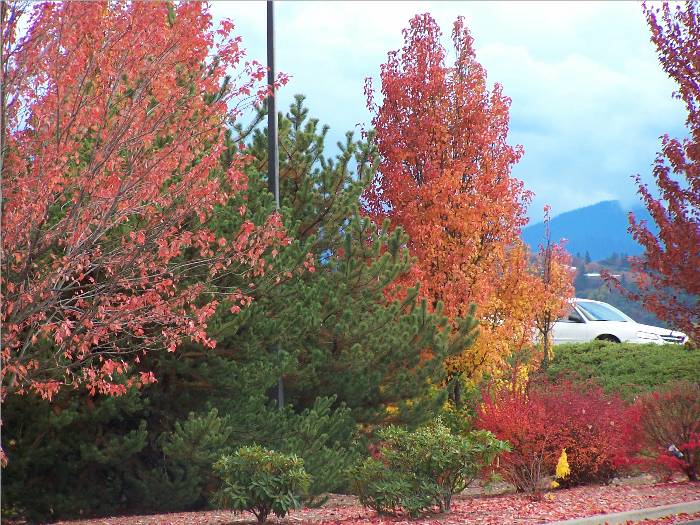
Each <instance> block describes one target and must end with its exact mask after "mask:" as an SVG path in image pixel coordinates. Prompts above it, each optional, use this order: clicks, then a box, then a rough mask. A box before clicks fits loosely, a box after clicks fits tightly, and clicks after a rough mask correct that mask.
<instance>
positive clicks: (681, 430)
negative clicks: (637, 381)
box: [637, 381, 700, 481]
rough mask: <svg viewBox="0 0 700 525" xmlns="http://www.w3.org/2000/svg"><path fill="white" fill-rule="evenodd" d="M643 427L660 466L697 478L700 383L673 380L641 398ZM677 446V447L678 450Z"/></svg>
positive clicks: (648, 447) (652, 453)
mask: <svg viewBox="0 0 700 525" xmlns="http://www.w3.org/2000/svg"><path fill="white" fill-rule="evenodd" d="M637 406H638V408H639V410H640V428H641V431H642V436H643V438H644V444H645V446H646V447H647V452H649V453H650V454H651V455H652V457H653V459H654V460H655V462H656V464H657V466H658V467H660V468H662V469H665V470H669V471H680V472H683V473H684V474H685V475H687V476H688V479H690V480H692V481H697V479H698V474H700V385H699V384H697V383H690V382H683V381H679V382H673V383H670V384H669V385H667V386H666V387H665V388H663V389H662V390H660V391H659V392H652V393H650V394H646V395H644V396H642V397H641V398H640V399H639V400H638V401H637ZM674 447H675V450H674Z"/></svg>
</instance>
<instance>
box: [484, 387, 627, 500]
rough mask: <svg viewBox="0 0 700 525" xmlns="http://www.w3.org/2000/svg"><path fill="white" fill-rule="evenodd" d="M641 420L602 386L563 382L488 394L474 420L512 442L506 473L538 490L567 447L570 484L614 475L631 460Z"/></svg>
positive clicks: (522, 486) (513, 480) (521, 484)
mask: <svg viewBox="0 0 700 525" xmlns="http://www.w3.org/2000/svg"><path fill="white" fill-rule="evenodd" d="M637 420H638V411H637V410H636V409H633V408H629V407H627V406H626V405H625V404H624V403H623V402H622V401H621V400H620V399H619V398H617V397H613V396H607V395H605V394H604V393H603V391H602V390H601V389H600V388H599V387H597V386H593V385H585V386H584V385H578V386H577V385H573V384H571V383H564V384H560V385H554V384H545V385H541V386H538V387H536V388H531V389H530V390H529V391H527V392H519V391H512V390H508V389H502V390H500V391H499V392H496V393H494V394H492V395H487V396H485V398H484V403H483V404H482V406H481V408H480V410H479V413H478V416H477V421H476V425H477V427H478V428H482V429H485V430H490V431H491V432H493V433H494V434H495V435H496V437H497V438H498V439H503V440H506V441H508V442H509V443H510V445H511V448H512V451H511V452H510V453H507V454H504V455H503V456H502V458H501V462H500V466H499V472H500V473H501V474H502V475H503V477H504V479H506V480H507V481H509V482H510V483H513V484H514V485H515V486H516V487H517V488H518V489H520V490H526V491H530V492H535V493H536V492H538V491H539V490H540V488H541V486H540V482H541V480H542V478H543V477H544V476H550V475H553V474H554V472H555V467H556V465H557V461H558V459H559V458H560V456H561V453H562V450H564V449H566V454H567V459H568V464H569V466H570V469H571V471H570V473H569V475H568V476H567V477H566V480H565V482H566V483H567V484H570V485H574V484H579V483H585V482H591V481H603V482H605V481H608V480H610V479H611V478H612V477H613V476H614V475H615V474H616V473H617V472H618V471H619V470H620V469H621V468H623V467H625V466H628V465H630V464H631V463H632V462H633V459H634V456H635V454H636V452H637V450H638V435H637V434H636V422H637ZM562 482H563V481H562Z"/></svg>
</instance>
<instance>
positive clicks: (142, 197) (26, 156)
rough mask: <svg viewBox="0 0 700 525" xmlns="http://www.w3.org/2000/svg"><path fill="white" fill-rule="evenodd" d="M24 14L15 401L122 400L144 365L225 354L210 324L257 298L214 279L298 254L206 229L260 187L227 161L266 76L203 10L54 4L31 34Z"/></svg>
mask: <svg viewBox="0 0 700 525" xmlns="http://www.w3.org/2000/svg"><path fill="white" fill-rule="evenodd" d="M21 11H22V8H21V6H19V4H12V5H10V4H8V3H6V2H2V13H1V17H2V64H1V66H2V76H3V78H2V93H1V95H2V96H1V99H2V100H1V102H2V104H1V105H0V107H1V111H2V124H3V125H2V142H1V144H0V145H1V153H2V154H1V155H0V159H1V160H0V162H2V165H1V168H2V252H1V256H2V277H1V281H0V282H1V286H2V290H1V291H2V318H1V320H2V360H3V368H2V378H3V392H4V393H7V392H14V393H23V392H28V391H34V392H37V393H38V394H40V395H41V396H42V397H45V398H48V399H50V398H51V397H52V395H53V394H55V392H56V391H57V390H58V389H59V388H60V387H61V385H64V384H65V385H71V386H73V387H78V386H79V385H85V386H86V387H87V388H88V389H89V390H90V392H92V393H96V392H100V393H104V394H112V395H118V394H120V393H123V392H124V391H125V390H126V388H127V387H128V386H129V385H133V384H137V385H138V384H141V383H145V382H149V381H153V380H154V377H153V375H152V373H151V372H150V371H140V372H136V369H137V367H135V366H134V364H135V363H138V361H139V355H142V354H143V352H146V351H149V350H153V349H157V348H163V349H168V350H170V351H172V350H174V349H175V348H176V347H177V346H178V344H179V343H180V342H181V341H182V340H183V339H189V340H192V341H197V342H200V343H202V344H203V345H206V346H213V345H214V344H215V343H214V341H212V340H211V339H210V338H209V337H208V336H207V333H206V327H207V319H208V318H209V317H210V316H211V315H212V314H213V313H214V312H215V311H216V310H217V308H224V307H226V308H228V309H230V310H231V311H232V312H234V313H235V312H236V311H238V310H239V309H240V308H241V307H242V306H244V305H245V304H247V303H248V302H249V300H250V299H249V297H248V296H247V295H246V290H244V289H242V288H240V289H222V288H221V287H219V286H218V283H217V280H218V279H219V278H220V277H221V276H222V275H225V274H229V273H231V272H236V273H237V274H239V275H240V276H242V279H246V277H245V276H246V275H248V276H252V275H254V274H259V273H262V272H263V271H264V270H265V261H264V259H263V257H262V256H263V254H264V253H266V250H267V249H268V247H270V246H271V245H274V244H277V243H284V242H287V239H286V237H285V234H284V231H283V229H282V227H281V223H280V220H279V217H278V216H276V215H274V216H271V217H270V218H269V220H268V222H267V223H266V224H264V225H262V226H256V225H254V224H253V223H252V222H251V221H249V220H245V217H243V218H242V220H241V222H242V226H241V227H240V229H239V230H238V231H236V232H234V233H232V234H231V235H230V236H226V237H223V236H217V235H216V234H215V233H214V231H213V230H212V228H210V227H209V226H208V223H209V221H210V219H211V217H212V214H213V213H214V212H215V210H216V209H217V208H218V207H221V206H226V205H228V204H229V203H230V199H231V198H232V197H234V196H236V195H237V194H240V192H241V190H242V189H243V188H244V187H245V185H246V178H245V176H244V174H243V172H242V166H243V163H244V160H245V159H244V157H243V156H241V157H240V158H239V159H238V160H237V161H236V162H234V164H233V167H232V168H231V169H230V170H228V172H226V173H224V172H222V170H221V168H220V163H219V157H220V153H221V152H222V150H223V148H224V131H225V128H226V126H227V125H228V124H229V123H230V121H231V120H232V119H233V118H235V116H236V115H237V113H238V112H239V111H241V110H242V105H245V104H250V103H252V102H255V101H260V100H262V98H263V97H265V96H266V95H267V94H268V91H269V87H268V86H267V85H265V84H261V80H262V79H263V78H264V77H265V75H266V69H265V68H264V67H263V66H261V65H259V64H257V63H254V62H250V63H249V62H244V61H243V57H244V51H243V49H242V48H241V47H240V38H236V37H233V36H232V35H231V31H232V29H233V24H232V23H231V22H230V21H223V22H222V23H221V25H220V27H219V28H218V29H214V28H213V27H212V24H211V17H210V15H209V13H208V11H207V7H206V5H204V4H201V3H199V2H182V3H177V4H173V3H171V2H106V1H105V2H61V3H54V2H49V3H45V4H41V5H37V6H35V7H34V8H33V10H32V14H31V17H30V21H29V28H28V30H26V31H25V32H24V33H23V34H20V32H19V31H18V21H19V20H20V18H21V17H20V15H21ZM232 71H236V72H237V73H236V76H235V77H233V78H231V77H230V76H228V75H229V74H230V72H232ZM283 81H284V78H281V79H280V82H283ZM240 213H241V215H244V214H245V213H246V210H245V208H244V207H242V208H241V209H240ZM242 282H248V281H245V280H244V281H242Z"/></svg>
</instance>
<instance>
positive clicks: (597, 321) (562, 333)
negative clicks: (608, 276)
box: [552, 299, 688, 345]
mask: <svg viewBox="0 0 700 525" xmlns="http://www.w3.org/2000/svg"><path fill="white" fill-rule="evenodd" d="M552 337H553V339H554V344H560V343H584V342H587V341H592V340H594V339H600V340H603V341H614V342H616V343H620V342H625V343H656V344H659V345H662V344H666V343H677V344H683V343H685V342H686V341H687V340H688V336H686V335H685V334H684V333H683V332H678V331H675V330H669V329H668V328H661V327H658V326H650V325H647V324H640V323H637V322H636V321H635V320H634V319H632V318H631V317H630V316H628V315H626V314H625V313H623V312H621V311H620V310H618V309H617V308H615V307H614V306H612V305H609V304H608V303H603V302H600V301H592V300H590V299H574V300H573V301H572V304H571V309H570V310H569V312H568V313H567V314H566V315H565V316H564V317H562V318H561V319H558V320H557V321H556V322H555V323H554V328H553V329H552Z"/></svg>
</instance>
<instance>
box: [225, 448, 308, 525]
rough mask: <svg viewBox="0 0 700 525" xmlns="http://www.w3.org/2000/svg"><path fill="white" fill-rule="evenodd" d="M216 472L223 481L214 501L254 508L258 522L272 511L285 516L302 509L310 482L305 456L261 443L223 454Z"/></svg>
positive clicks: (237, 508)
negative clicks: (265, 447)
mask: <svg viewBox="0 0 700 525" xmlns="http://www.w3.org/2000/svg"><path fill="white" fill-rule="evenodd" d="M214 471H215V472H216V474H217V475H218V476H219V477H220V478H221V480H222V486H221V488H220V489H219V491H217V493H216V494H215V495H214V502H215V504H216V505H217V506H219V507H220V508H226V509H233V510H237V511H244V510H248V511H251V512H252V513H253V514H255V517H256V518H258V522H259V523H264V522H265V521H266V520H267V516H268V515H269V514H270V512H272V513H274V514H275V515H276V516H279V517H280V518H284V517H285V516H286V515H287V512H289V511H290V510H292V509H298V508H300V507H301V498H302V496H303V495H304V494H305V493H306V491H307V489H308V487H309V482H310V480H309V475H308V474H307V473H306V471H305V470H304V461H303V460H302V459H300V458H298V457H297V456H294V455H287V454H282V453H280V452H275V451H273V450H265V449H264V448H262V447H261V446H258V445H253V446H250V447H241V448H239V449H238V450H236V452H235V453H234V454H233V455H232V456H223V457H221V459H219V460H218V461H217V462H216V463H215V464H214Z"/></svg>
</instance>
